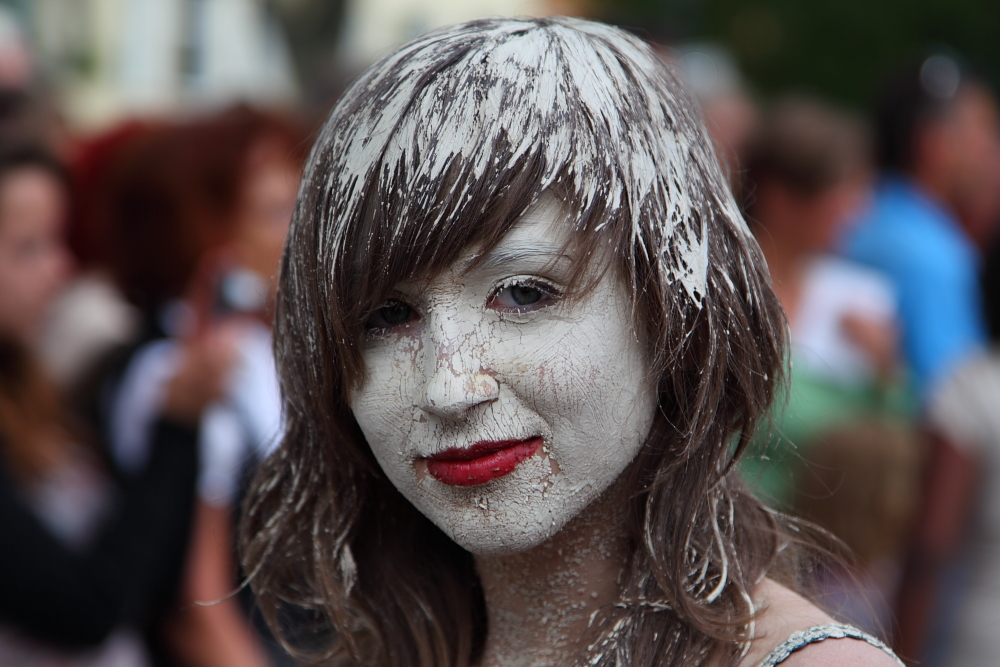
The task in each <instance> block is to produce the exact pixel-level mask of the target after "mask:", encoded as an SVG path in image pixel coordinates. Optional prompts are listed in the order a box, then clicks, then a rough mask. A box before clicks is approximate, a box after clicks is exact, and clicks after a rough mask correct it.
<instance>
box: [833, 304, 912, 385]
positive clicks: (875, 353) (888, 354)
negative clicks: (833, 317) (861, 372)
mask: <svg viewBox="0 0 1000 667" xmlns="http://www.w3.org/2000/svg"><path fill="white" fill-rule="evenodd" d="M840 326H841V328H842V329H843V331H844V334H845V335H846V336H847V337H848V338H849V339H850V341H851V342H852V343H854V344H855V345H857V346H858V347H859V348H861V351H862V352H863V353H864V354H865V356H866V357H868V359H869V361H871V362H872V364H873V365H874V366H875V371H876V373H878V377H879V379H881V380H887V379H889V377H890V376H891V375H892V373H893V372H894V371H895V370H896V363H897V360H898V359H899V334H898V332H897V331H896V327H895V325H894V324H893V323H891V322H886V321H885V320H881V319H875V318H871V317H865V316H863V315H855V314H851V313H848V314H847V315H845V316H844V317H843V318H842V319H841V320H840Z"/></svg>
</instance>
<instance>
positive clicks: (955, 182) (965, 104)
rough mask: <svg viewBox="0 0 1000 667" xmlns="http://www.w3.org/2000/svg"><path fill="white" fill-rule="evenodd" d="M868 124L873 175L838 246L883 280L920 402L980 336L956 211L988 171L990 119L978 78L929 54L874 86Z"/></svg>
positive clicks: (995, 119) (971, 251)
mask: <svg viewBox="0 0 1000 667" xmlns="http://www.w3.org/2000/svg"><path fill="white" fill-rule="evenodd" d="M875 122H876V133H877V140H878V159H879V167H880V168H881V170H882V172H883V173H882V180H881V183H880V184H879V186H878V189H877V193H876V198H875V204H874V206H873V208H872V210H871V211H870V213H869V214H867V215H865V216H864V218H863V219H862V220H861V221H860V222H859V223H858V224H857V225H856V226H855V227H854V228H853V229H852V230H850V232H849V233H848V234H847V238H846V245H845V251H846V255H847V256H848V257H850V258H852V259H854V260H856V261H858V262H861V263H863V264H866V265H869V266H872V267H875V268H878V269H880V270H882V271H884V272H885V273H886V274H887V275H888V276H889V277H890V278H891V280H892V282H893V284H894V286H895V289H896V291H897V294H898V299H899V310H900V320H901V325H902V343H903V345H902V349H903V352H904V354H905V357H906V360H907V362H908V365H909V366H910V368H911V369H912V371H913V376H914V380H915V382H916V384H917V387H918V390H919V392H920V394H921V396H922V397H923V398H924V399H925V400H926V399H927V398H928V397H929V396H930V395H931V393H932V392H933V390H934V388H935V387H936V386H938V385H939V383H940V382H941V381H943V380H945V379H946V378H947V376H948V374H949V373H950V372H951V371H952V370H954V368H955V367H956V365H957V364H958V363H960V362H961V361H962V360H963V359H964V358H966V357H967V356H968V355H970V354H971V353H973V352H975V351H976V350H977V349H980V348H981V347H982V346H983V345H984V344H985V342H986V333H985V329H984V326H983V322H982V317H981V315H980V311H979V288H978V284H977V277H976V276H977V271H978V266H979V262H980V253H979V250H978V249H977V248H976V246H975V243H974V240H975V239H974V237H973V235H972V234H971V233H970V230H969V229H966V228H964V227H963V224H962V222H963V221H962V219H961V218H960V217H959V215H958V212H959V211H962V210H963V209H966V208H967V207H968V205H970V204H971V203H972V202H970V197H971V196H973V195H975V194H976V193H977V191H978V185H981V184H982V183H983V178H984V175H986V174H987V173H989V172H990V171H991V169H992V163H993V161H994V160H995V159H996V153H995V151H996V145H997V144H998V143H1000V115H998V111H997V107H996V102H995V100H994V98H993V96H992V94H991V93H990V91H989V90H988V89H987V88H986V87H985V86H984V85H983V84H982V83H981V82H979V81H978V80H977V79H975V78H974V77H972V76H971V75H970V74H969V73H968V72H967V71H965V70H964V69H963V68H962V67H961V66H960V64H959V62H958V61H957V60H956V59H955V58H953V57H951V56H948V55H944V54H934V55H931V56H929V57H927V58H924V59H921V60H917V61H914V62H912V63H910V64H908V65H906V66H905V67H903V68H902V69H901V70H900V71H898V72H897V73H895V74H894V75H893V77H892V78H890V79H889V80H888V81H887V83H886V84H885V85H884V86H882V87H881V89H880V92H879V94H878V97H877V100H876V105H875Z"/></svg>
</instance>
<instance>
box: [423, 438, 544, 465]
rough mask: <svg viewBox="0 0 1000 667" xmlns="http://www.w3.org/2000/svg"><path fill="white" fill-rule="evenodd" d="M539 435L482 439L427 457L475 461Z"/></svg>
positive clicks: (432, 459)
mask: <svg viewBox="0 0 1000 667" xmlns="http://www.w3.org/2000/svg"><path fill="white" fill-rule="evenodd" d="M538 437H541V436H537V435H533V436H530V437H527V438H520V439H517V440H480V441H479V442H476V443H474V444H472V445H470V446H468V447H451V448H449V449H446V450H444V451H443V452H438V453H437V454H432V455H431V456H428V457H427V459H428V460H429V461H456V462H457V461H474V460H475V459H479V458H482V457H484V456H489V455H490V454H492V453H494V452H498V451H500V450H501V449H506V448H507V447H511V446H513V445H516V444H519V443H522V442H527V441H529V440H534V439H535V438H538Z"/></svg>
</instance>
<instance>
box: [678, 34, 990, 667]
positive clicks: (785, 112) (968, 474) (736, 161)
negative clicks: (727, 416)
mask: <svg viewBox="0 0 1000 667" xmlns="http://www.w3.org/2000/svg"><path fill="white" fill-rule="evenodd" d="M668 57H674V58H676V59H677V60H678V61H679V64H680V65H681V67H682V68H683V70H684V72H686V74H687V76H688V78H689V80H690V82H691V85H692V87H693V89H694V91H695V92H696V94H697V95H698V96H699V97H700V99H701V102H702V106H703V108H704V110H705V114H706V119H707V122H708V125H709V130H710V132H712V134H713V140H714V141H715V142H716V144H717V152H718V154H719V156H720V159H721V160H722V161H723V163H724V164H725V165H726V166H728V168H729V170H730V171H729V173H730V177H731V181H732V185H733V188H734V190H735V191H736V193H737V195H738V199H739V200H740V201H741V202H742V206H743V210H744V214H745V216H746V218H747V221H748V223H749V224H750V227H751V230H752V231H753V233H754V234H755V235H756V236H757V239H758V241H759V243H760V246H761V250H762V251H763V254H764V257H765V258H766V260H767V264H768V268H769V269H770V273H771V278H772V281H773V285H774V289H775V292H776V294H777V296H778V298H779V299H780V301H781V303H782V305H783V306H784V309H785V312H786V315H787V318H788V325H789V329H790V332H791V351H790V359H789V360H788V361H789V365H788V378H787V380H788V384H787V396H786V397H785V400H784V401H780V402H779V403H778V404H777V405H776V406H775V407H774V408H773V411H772V419H771V421H770V423H768V424H766V425H764V427H763V428H762V429H761V430H760V432H759V433H757V434H756V437H755V442H754V444H753V446H752V447H751V450H750V452H749V453H748V456H747V457H746V458H745V459H744V461H743V472H744V475H745V477H746V479H747V481H748V482H749V483H750V485H751V487H752V488H754V489H755V491H756V492H757V493H758V494H759V495H760V496H761V497H762V498H764V499H766V500H767V501H768V502H769V503H770V504H771V505H772V506H773V507H775V508H777V509H780V510H783V511H786V512H789V513H791V514H793V515H796V516H801V517H804V518H806V519H809V520H811V521H813V522H815V523H817V524H819V525H820V526H821V527H823V528H825V529H826V530H828V531H829V532H830V534H831V535H832V536H835V537H836V538H838V540H839V541H840V544H841V545H846V547H847V548H848V554H849V556H848V558H847V559H846V560H844V559H837V558H833V559H830V560H829V562H823V563H820V564H819V565H818V566H817V568H818V577H817V582H816V586H817V590H816V591H815V592H816V594H817V595H818V596H819V598H820V599H821V600H822V601H823V603H824V604H826V605H827V606H828V607H829V608H830V609H831V610H832V611H833V612H834V613H835V614H838V615H839V616H841V617H843V618H846V619H849V620H850V621H851V622H853V623H855V624H856V625H859V626H861V627H866V628H868V629H870V630H872V631H873V632H876V633H878V634H882V635H886V636H889V637H890V638H891V640H892V642H893V644H894V646H895V648H896V649H897V651H898V652H899V653H900V655H902V656H903V657H904V658H906V659H907V660H908V661H910V662H912V663H917V662H919V663H920V664H924V665H949V666H951V665H954V666H966V665H968V666H970V667H971V666H972V665H983V664H992V662H994V661H995V655H996V654H997V650H998V649H1000V638H998V637H997V635H996V632H995V627H996V621H997V620H1000V411H998V408H1000V348H998V347H997V345H998V342H1000V338H998V337H997V334H998V333H1000V328H998V323H1000V319H998V318H1000V310H998V309H1000V301H998V297H1000V236H998V232H1000V107H998V105H997V99H996V96H995V93H994V91H992V90H991V89H990V88H989V87H988V85H987V84H986V83H985V82H984V81H983V80H982V79H980V78H979V77H977V76H976V74H975V72H974V70H973V69H971V68H970V67H969V66H968V65H966V64H965V63H964V62H963V61H962V59H961V58H960V57H959V56H958V55H957V54H954V53H949V52H946V51H929V52H926V53H923V54H920V55H919V56H917V57H914V58H913V59H912V60H910V61H908V62H904V63H900V64H899V65H898V67H897V68H896V69H895V70H893V71H890V72H888V73H887V74H886V75H885V78H884V80H883V81H882V82H881V83H880V85H879V86H878V88H877V90H876V92H875V94H874V96H873V99H872V103H871V106H870V108H869V109H868V110H867V113H866V114H864V115H857V114H854V113H850V112H848V111H845V110H843V109H838V108H837V107H836V106H834V105H831V104H830V103H828V102H825V101H824V100H821V99H818V98H816V97H805V96H797V95H787V96H781V97H778V98H776V99H771V100H767V101H766V102H765V103H763V104H761V103H759V102H758V101H756V100H754V99H752V98H751V97H750V95H749V94H748V93H747V91H746V90H745V88H744V87H743V85H742V84H741V82H740V79H739V77H738V75H737V74H736V70H735V67H734V65H733V63H732V62H731V61H729V60H728V59H727V57H726V55H725V54H724V53H719V52H715V51H713V50H712V49H711V48H707V49H706V48H702V47H694V48H691V49H687V50H681V51H679V52H675V53H672V54H668ZM834 544H835V543H834Z"/></svg>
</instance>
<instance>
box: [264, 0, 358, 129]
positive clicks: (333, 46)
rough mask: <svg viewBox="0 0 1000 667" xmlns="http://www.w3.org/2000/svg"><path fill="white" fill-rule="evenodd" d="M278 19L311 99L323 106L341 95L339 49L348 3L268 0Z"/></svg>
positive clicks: (303, 85) (345, 0)
mask: <svg viewBox="0 0 1000 667" xmlns="http://www.w3.org/2000/svg"><path fill="white" fill-rule="evenodd" d="M266 1H267V5H268V7H269V9H270V10H271V11H272V12H274V15H275V16H277V17H278V20H279V21H280V22H281V25H282V27H283V28H284V30H285V34H286V36H287V37H288V45H289V47H290V49H291V51H292V58H293V59H294V60H295V67H296V70H297V71H298V75H299V79H300V82H301V84H302V90H303V91H304V93H305V95H306V97H307V99H306V103H307V104H310V105H313V106H318V107H322V108H323V109H324V110H325V105H327V104H329V102H330V101H331V99H332V98H334V97H336V96H337V95H339V94H340V92H341V91H340V88H341V87H342V86H343V84H344V81H342V78H343V73H341V72H340V71H339V70H338V69H337V47H338V44H339V38H340V33H341V29H342V23H343V17H344V8H345V6H346V5H347V0H266Z"/></svg>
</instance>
